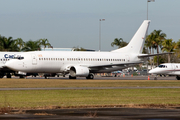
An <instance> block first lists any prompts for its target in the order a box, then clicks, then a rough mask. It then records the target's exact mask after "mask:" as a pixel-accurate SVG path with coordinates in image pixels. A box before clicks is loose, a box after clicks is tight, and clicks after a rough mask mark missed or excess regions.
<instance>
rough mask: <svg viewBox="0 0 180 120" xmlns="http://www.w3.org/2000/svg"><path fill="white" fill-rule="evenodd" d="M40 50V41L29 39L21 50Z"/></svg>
mask: <svg viewBox="0 0 180 120" xmlns="http://www.w3.org/2000/svg"><path fill="white" fill-rule="evenodd" d="M39 50H41V46H40V42H39V40H37V41H32V40H29V41H27V42H26V43H25V46H24V47H23V48H22V51H39Z"/></svg>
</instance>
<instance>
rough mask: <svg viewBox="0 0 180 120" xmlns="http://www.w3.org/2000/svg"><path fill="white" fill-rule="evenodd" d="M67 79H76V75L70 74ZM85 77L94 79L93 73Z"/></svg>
mask: <svg viewBox="0 0 180 120" xmlns="http://www.w3.org/2000/svg"><path fill="white" fill-rule="evenodd" d="M69 79H76V77H72V76H71V75H69ZM86 79H94V74H92V73H90V74H89V75H88V76H87V77H86Z"/></svg>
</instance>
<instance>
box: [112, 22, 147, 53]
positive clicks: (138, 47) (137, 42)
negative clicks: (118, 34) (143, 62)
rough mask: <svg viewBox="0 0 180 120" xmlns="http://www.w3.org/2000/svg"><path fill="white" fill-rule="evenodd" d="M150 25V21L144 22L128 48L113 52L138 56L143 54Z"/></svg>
mask: <svg viewBox="0 0 180 120" xmlns="http://www.w3.org/2000/svg"><path fill="white" fill-rule="evenodd" d="M149 23H150V20H144V22H143V23H142V24H141V26H140V27H139V29H138V30H137V32H136V33H135V34H134V36H133V38H132V39H131V41H130V42H129V44H128V45H127V46H125V47H123V48H120V49H116V50H113V51H111V52H121V53H137V54H139V53H142V50H143V47H144V42H145V38H146V33H147V30H148V27H149Z"/></svg>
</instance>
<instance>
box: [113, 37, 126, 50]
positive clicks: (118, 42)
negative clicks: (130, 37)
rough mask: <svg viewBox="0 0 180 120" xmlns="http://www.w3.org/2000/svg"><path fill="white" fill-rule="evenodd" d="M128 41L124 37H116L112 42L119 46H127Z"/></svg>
mask: <svg viewBox="0 0 180 120" xmlns="http://www.w3.org/2000/svg"><path fill="white" fill-rule="evenodd" d="M127 44H128V43H127V42H124V41H123V39H122V38H120V39H118V38H115V39H114V42H112V43H111V46H112V47H114V45H116V46H118V47H119V48H121V47H124V46H126V45H127Z"/></svg>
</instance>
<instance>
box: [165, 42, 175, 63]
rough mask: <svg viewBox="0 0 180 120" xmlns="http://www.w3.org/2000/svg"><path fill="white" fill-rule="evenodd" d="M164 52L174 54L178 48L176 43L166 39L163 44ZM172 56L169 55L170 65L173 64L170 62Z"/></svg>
mask: <svg viewBox="0 0 180 120" xmlns="http://www.w3.org/2000/svg"><path fill="white" fill-rule="evenodd" d="M162 46H163V47H162V51H163V52H164V51H166V52H173V51H174V50H175V46H176V43H175V42H173V41H172V39H165V40H164V41H163V42H162ZM170 58H171V56H170V54H168V63H170V62H171V60H170Z"/></svg>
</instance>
